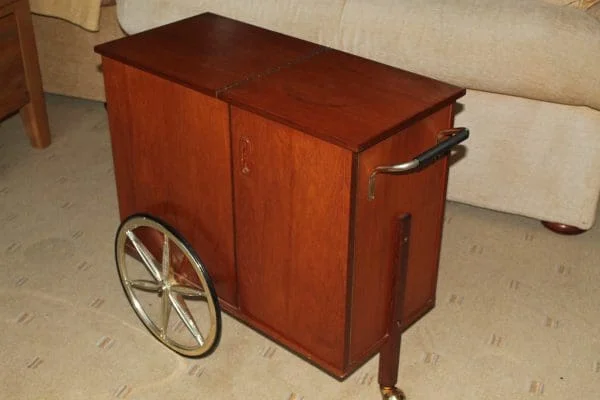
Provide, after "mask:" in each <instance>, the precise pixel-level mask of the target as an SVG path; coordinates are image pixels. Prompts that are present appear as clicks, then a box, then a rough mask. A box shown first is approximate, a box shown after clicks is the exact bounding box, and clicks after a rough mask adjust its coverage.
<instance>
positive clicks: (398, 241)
mask: <svg viewBox="0 0 600 400" xmlns="http://www.w3.org/2000/svg"><path fill="white" fill-rule="evenodd" d="M410 220H411V217H410V214H403V215H401V216H399V217H398V219H397V220H396V227H395V238H394V243H395V249H396V250H395V251H396V252H395V254H394V267H395V268H394V277H393V280H394V284H393V286H392V288H393V289H392V298H391V303H392V304H391V308H390V309H391V313H390V314H391V315H390V326H389V329H388V337H387V340H386V342H385V344H384V345H383V346H382V348H381V351H380V353H379V387H380V390H381V396H382V398H383V399H384V400H404V399H405V398H406V397H405V396H404V393H403V392H402V391H401V390H400V389H398V388H397V387H396V383H397V382H398V366H399V363H400V343H401V339H402V321H401V320H402V309H403V305H404V293H405V288H406V274H407V270H408V247H409V238H410Z"/></svg>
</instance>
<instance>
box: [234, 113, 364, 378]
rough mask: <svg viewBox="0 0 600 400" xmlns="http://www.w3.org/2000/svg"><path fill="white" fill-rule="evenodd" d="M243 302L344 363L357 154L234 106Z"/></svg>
mask: <svg viewBox="0 0 600 400" xmlns="http://www.w3.org/2000/svg"><path fill="white" fill-rule="evenodd" d="M231 125H232V130H233V134H232V142H233V143H232V144H233V165H234V170H233V176H234V188H235V196H234V197H235V219H236V230H237V234H236V251H237V265H238V274H239V293H240V309H241V311H242V312H243V313H244V314H246V315H248V316H249V317H250V318H251V319H254V320H256V321H260V323H261V325H266V326H268V327H269V328H270V329H269V330H270V331H271V332H270V333H271V335H272V336H275V339H283V340H282V342H284V343H291V344H292V346H290V347H292V349H293V350H295V351H297V352H299V353H300V354H302V355H304V356H305V357H307V358H309V359H311V360H312V361H313V362H315V363H316V364H318V365H320V366H321V367H323V368H324V369H327V370H329V371H330V372H332V373H334V374H336V375H340V372H341V371H342V368H343V365H344V351H345V346H346V342H345V338H346V335H345V327H346V318H347V315H346V300H347V279H348V274H347V267H348V235H349V224H350V222H349V221H350V183H351V170H352V152H350V151H348V150H345V149H342V148H340V147H336V146H334V145H332V144H330V143H327V142H324V141H321V140H319V139H316V138H314V137H311V136H309V135H306V134H304V133H302V132H299V131H296V130H294V129H292V128H290V127H287V126H284V125H281V124H279V123H276V122H273V121H269V120H267V119H264V118H262V117H260V116H257V115H256V114H252V113H250V112H247V111H244V110H241V109H238V108H235V107H232V122H231Z"/></svg>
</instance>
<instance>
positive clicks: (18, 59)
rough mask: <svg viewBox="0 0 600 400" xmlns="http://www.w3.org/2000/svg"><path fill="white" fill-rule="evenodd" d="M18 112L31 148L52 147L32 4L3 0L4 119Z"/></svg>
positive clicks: (0, 88)
mask: <svg viewBox="0 0 600 400" xmlns="http://www.w3.org/2000/svg"><path fill="white" fill-rule="evenodd" d="M16 111H19V112H20V114H21V119H22V120H23V123H24V125H25V131H26V133H27V135H28V136H29V140H30V142H31V145H32V146H33V147H37V148H44V147H47V146H48V145H50V141H51V139H50V130H49V128H48V115H47V112H46V103H45V101H44V93H43V89H42V78H41V75H40V67H39V63H38V55H37V49H36V45H35V38H34V32H33V24H32V21H31V12H30V10H29V3H28V2H27V0H0V120H1V119H3V118H4V117H6V116H8V115H10V114H12V113H13V112H16Z"/></svg>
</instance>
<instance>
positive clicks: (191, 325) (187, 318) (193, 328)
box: [169, 293, 204, 346]
mask: <svg viewBox="0 0 600 400" xmlns="http://www.w3.org/2000/svg"><path fill="white" fill-rule="evenodd" d="M169 299H170V300H171V304H172V305H173V308H174V309H175V312H177V314H178V315H179V318H181V321H182V322H183V323H184V324H185V326H186V327H187V328H188V330H189V331H190V333H191V334H192V336H193V337H194V339H196V341H197V342H198V344H199V345H200V346H204V338H203V337H202V334H201V333H200V331H199V330H198V326H197V325H196V322H195V321H194V319H193V318H192V315H191V314H190V313H189V312H188V310H187V307H186V306H185V303H184V302H183V301H182V302H179V299H177V297H176V296H175V295H173V294H172V293H169ZM182 303H183V304H182Z"/></svg>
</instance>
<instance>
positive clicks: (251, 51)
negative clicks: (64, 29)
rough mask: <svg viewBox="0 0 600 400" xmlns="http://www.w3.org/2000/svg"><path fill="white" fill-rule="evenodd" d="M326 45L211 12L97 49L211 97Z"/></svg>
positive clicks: (103, 45) (101, 52) (105, 54)
mask: <svg viewBox="0 0 600 400" xmlns="http://www.w3.org/2000/svg"><path fill="white" fill-rule="evenodd" d="M321 48H322V47H321V46H319V45H316V44H313V43H310V42H306V41H304V40H300V39H294V38H291V37H289V36H285V35H282V34H279V33H275V32H272V31H268V30H266V29H262V28H258V27H255V26H253V25H249V24H245V23H242V22H238V21H235V20H232V19H229V18H225V17H221V16H218V15H215V14H211V13H204V14H200V15H198V16H195V17H191V18H187V19H184V20H181V21H177V22H174V23H171V24H168V25H164V26H161V27H158V28H154V29H151V30H148V31H145V32H141V33H138V34H136V35H132V36H128V37H125V38H121V39H117V40H114V41H112V42H108V43H104V44H101V45H98V46H96V47H95V48H94V50H95V51H96V52H97V53H100V54H101V55H103V56H105V57H109V58H112V59H115V60H118V61H121V62H124V63H125V64H128V65H131V66H133V67H136V68H139V69H142V70H145V71H148V72H151V73H153V74H156V75H158V76H162V77H164V78H167V79H170V80H172V81H175V82H178V83H181V84H182V85H185V86H188V87H191V88H192V89H195V90H198V91H201V92H203V93H206V94H209V95H211V96H217V94H218V93H219V92H220V91H223V90H226V89H227V88H228V87H230V86H232V85H235V84H238V83H240V82H243V81H245V80H247V79H251V78H253V77H258V76H260V75H261V74H264V73H267V72H269V71H270V70H272V69H273V68H276V67H279V66H282V65H286V64H288V63H291V62H293V61H296V60H299V59H303V58H305V57H308V56H310V55H311V54H313V53H315V52H318V51H320V49H321Z"/></svg>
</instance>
